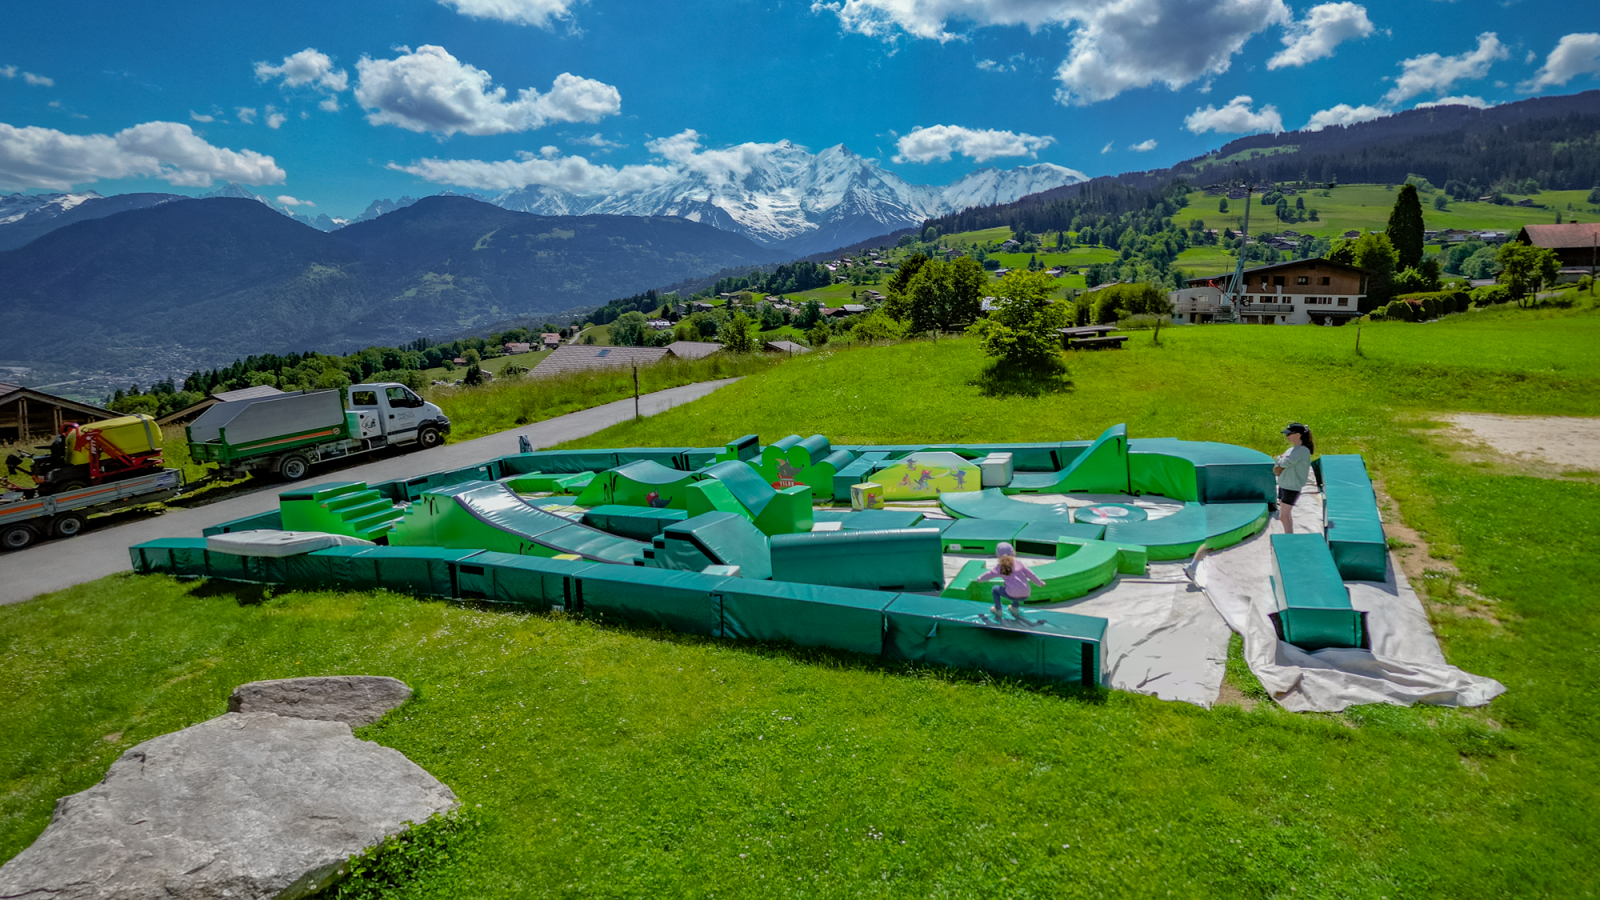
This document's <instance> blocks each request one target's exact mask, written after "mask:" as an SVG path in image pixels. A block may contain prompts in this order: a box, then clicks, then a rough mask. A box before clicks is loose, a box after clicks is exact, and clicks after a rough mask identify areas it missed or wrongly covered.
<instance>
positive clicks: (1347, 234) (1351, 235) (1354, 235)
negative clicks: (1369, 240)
mask: <svg viewBox="0 0 1600 900" xmlns="http://www.w3.org/2000/svg"><path fill="white" fill-rule="evenodd" d="M1339 236H1340V237H1342V238H1347V239H1349V240H1355V239H1356V238H1358V237H1361V232H1360V231H1358V230H1357V229H1354V228H1352V229H1350V230H1349V231H1346V232H1345V233H1344V234H1341V235H1339Z"/></svg>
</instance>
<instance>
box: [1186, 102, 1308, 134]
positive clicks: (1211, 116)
mask: <svg viewBox="0 0 1600 900" xmlns="http://www.w3.org/2000/svg"><path fill="white" fill-rule="evenodd" d="M1250 103H1251V100H1250V97H1249V95H1247V94H1240V95H1239V96H1237V97H1235V98H1233V99H1232V100H1229V101H1228V105H1227V106H1224V107H1222V108H1221V109H1218V108H1216V107H1215V106H1211V105H1209V104H1208V105H1207V106H1206V108H1205V109H1196V110H1195V111H1194V112H1192V113H1190V114H1189V115H1187V116H1185V117H1184V119H1183V127H1185V128H1187V129H1189V130H1190V131H1192V132H1194V133H1195V134H1203V133H1205V132H1207V131H1215V132H1218V133H1219V134H1254V133H1256V132H1260V131H1270V132H1273V133H1274V134H1276V133H1277V132H1280V131H1282V130H1283V116H1281V115H1279V114H1278V108H1277V107H1276V106H1273V105H1271V104H1267V105H1265V106H1262V107H1261V110H1260V112H1257V111H1255V110H1252V109H1251V108H1250Z"/></svg>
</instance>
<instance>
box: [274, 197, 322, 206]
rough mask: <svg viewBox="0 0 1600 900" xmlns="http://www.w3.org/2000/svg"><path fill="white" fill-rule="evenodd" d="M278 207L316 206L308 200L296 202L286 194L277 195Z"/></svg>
mask: <svg viewBox="0 0 1600 900" xmlns="http://www.w3.org/2000/svg"><path fill="white" fill-rule="evenodd" d="M278 205H279V206H316V204H315V203H312V202H311V201H310V200H296V199H295V198H293V197H291V196H289V195H288V194H279V195H278Z"/></svg>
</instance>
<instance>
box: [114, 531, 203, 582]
mask: <svg viewBox="0 0 1600 900" xmlns="http://www.w3.org/2000/svg"><path fill="white" fill-rule="evenodd" d="M128 559H129V562H131V563H132V564H133V570H134V571H135V572H138V573H139V574H140V575H151V574H156V573H161V574H166V575H175V576H177V577H179V578H199V577H201V576H203V575H205V574H206V539H205V538H158V539H156V540H153V541H145V542H144V543H142V544H135V545H133V546H132V547H129V548H128Z"/></svg>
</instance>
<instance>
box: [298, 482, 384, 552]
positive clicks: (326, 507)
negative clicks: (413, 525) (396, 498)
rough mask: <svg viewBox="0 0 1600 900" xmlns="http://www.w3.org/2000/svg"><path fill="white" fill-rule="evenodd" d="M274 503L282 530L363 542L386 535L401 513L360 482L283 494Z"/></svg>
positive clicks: (342, 483) (337, 483)
mask: <svg viewBox="0 0 1600 900" xmlns="http://www.w3.org/2000/svg"><path fill="white" fill-rule="evenodd" d="M278 500H279V508H280V509H281V510H282V515H283V527H284V528H285V529H286V530H289V531H323V532H327V533H329V534H343V535H347V536H349V537H356V538H361V539H362V540H367V541H376V540H377V539H379V538H381V537H384V536H386V535H387V534H388V533H389V530H390V529H392V528H393V527H394V526H395V524H396V523H397V522H399V521H400V519H401V517H402V516H403V515H404V514H405V511H404V510H403V509H400V508H398V507H396V506H395V505H394V504H393V503H391V502H390V501H389V499H388V498H387V497H384V496H383V495H382V494H380V493H378V492H377V491H375V490H373V489H372V488H369V487H367V484H366V482H364V481H345V482H336V483H333V484H324V485H318V486H317V487H316V488H314V489H310V490H305V491H291V492H285V493H283V494H280V495H279V497H278Z"/></svg>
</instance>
